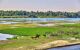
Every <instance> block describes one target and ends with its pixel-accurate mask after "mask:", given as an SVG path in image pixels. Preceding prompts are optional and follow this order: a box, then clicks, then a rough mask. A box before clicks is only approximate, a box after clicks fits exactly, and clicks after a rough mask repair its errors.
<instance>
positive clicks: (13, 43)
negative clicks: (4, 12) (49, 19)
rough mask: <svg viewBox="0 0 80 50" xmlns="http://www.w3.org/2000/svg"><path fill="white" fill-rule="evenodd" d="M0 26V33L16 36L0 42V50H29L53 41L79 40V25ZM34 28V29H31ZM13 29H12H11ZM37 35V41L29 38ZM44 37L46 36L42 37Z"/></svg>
mask: <svg viewBox="0 0 80 50" xmlns="http://www.w3.org/2000/svg"><path fill="white" fill-rule="evenodd" d="M15 25H17V26H14V25H0V33H4V34H12V35H17V37H16V38H15V37H14V38H12V39H9V40H6V41H0V50H12V49H16V50H17V48H19V47H22V49H23V48H24V50H25V49H31V48H35V46H37V45H40V44H44V43H47V42H50V41H55V40H69V41H70V40H71V41H73V40H72V39H71V38H75V40H74V41H76V39H78V40H80V24H64V25H58V26H51V27H39V26H36V25H34V24H15ZM30 26H31V27H30ZM32 26H34V27H32ZM12 27H13V28H12ZM36 34H39V35H40V37H39V38H38V39H36V40H35V39H32V38H31V37H33V36H36ZM44 35H46V36H44Z"/></svg>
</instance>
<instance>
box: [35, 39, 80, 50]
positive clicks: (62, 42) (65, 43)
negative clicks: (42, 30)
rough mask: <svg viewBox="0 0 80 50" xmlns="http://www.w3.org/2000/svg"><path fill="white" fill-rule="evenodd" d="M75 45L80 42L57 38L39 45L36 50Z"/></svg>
mask: <svg viewBox="0 0 80 50" xmlns="http://www.w3.org/2000/svg"><path fill="white" fill-rule="evenodd" d="M73 45H80V42H73V43H70V42H69V41H66V40H57V41H52V42H49V43H45V44H42V45H40V46H37V47H36V49H35V50H47V49H50V48H59V47H67V46H73Z"/></svg>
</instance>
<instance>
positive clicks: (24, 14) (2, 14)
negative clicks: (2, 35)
mask: <svg viewBox="0 0 80 50" xmlns="http://www.w3.org/2000/svg"><path fill="white" fill-rule="evenodd" d="M0 18H80V12H53V11H47V12H39V11H37V12H34V11H31V12H28V11H4V10H0Z"/></svg>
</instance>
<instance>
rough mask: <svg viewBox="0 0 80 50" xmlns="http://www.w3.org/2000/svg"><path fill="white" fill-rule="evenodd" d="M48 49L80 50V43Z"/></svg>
mask: <svg viewBox="0 0 80 50" xmlns="http://www.w3.org/2000/svg"><path fill="white" fill-rule="evenodd" d="M48 50H80V45H74V46H67V47H60V48H51V49H48Z"/></svg>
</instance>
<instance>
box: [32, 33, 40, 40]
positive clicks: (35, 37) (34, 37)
mask: <svg viewBox="0 0 80 50" xmlns="http://www.w3.org/2000/svg"><path fill="white" fill-rule="evenodd" d="M39 37H40V35H39V34H36V36H33V37H31V38H32V39H38V38H39Z"/></svg>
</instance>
